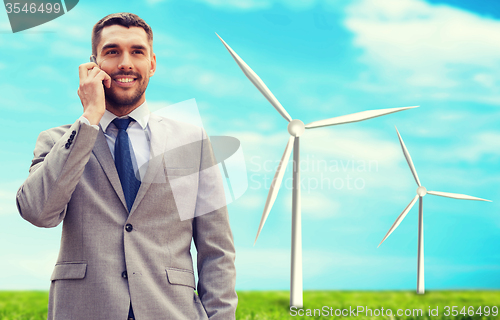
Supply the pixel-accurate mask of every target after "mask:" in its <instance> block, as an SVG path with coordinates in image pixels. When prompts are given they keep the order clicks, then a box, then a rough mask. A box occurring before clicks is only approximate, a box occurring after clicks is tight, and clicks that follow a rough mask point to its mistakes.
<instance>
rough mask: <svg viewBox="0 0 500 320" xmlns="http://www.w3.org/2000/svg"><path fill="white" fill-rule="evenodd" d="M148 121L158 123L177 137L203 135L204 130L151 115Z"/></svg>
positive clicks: (189, 124)
mask: <svg viewBox="0 0 500 320" xmlns="http://www.w3.org/2000/svg"><path fill="white" fill-rule="evenodd" d="M150 120H153V121H158V122H160V123H163V124H164V125H165V126H167V127H168V128H169V129H170V131H171V132H172V133H175V134H178V135H182V136H185V135H203V134H204V129H203V128H202V127H199V126H196V125H194V124H191V123H187V122H182V121H178V120H174V119H170V118H167V117H163V116H160V115H157V114H154V113H151V115H150Z"/></svg>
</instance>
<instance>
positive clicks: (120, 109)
mask: <svg viewBox="0 0 500 320" xmlns="http://www.w3.org/2000/svg"><path fill="white" fill-rule="evenodd" d="M145 100H146V99H141V101H139V102H138V103H136V104H134V105H132V106H124V105H121V106H113V105H111V104H110V103H107V102H106V110H108V111H109V112H111V113H112V114H114V115H115V116H117V117H123V116H126V115H127V114H129V113H130V112H132V111H134V110H135V109H137V108H139V107H140V106H141V105H142V104H143V103H144V101H145Z"/></svg>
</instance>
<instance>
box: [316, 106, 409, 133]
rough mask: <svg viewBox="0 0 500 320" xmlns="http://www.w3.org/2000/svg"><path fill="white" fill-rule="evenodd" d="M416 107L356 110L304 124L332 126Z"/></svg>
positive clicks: (317, 126)
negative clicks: (356, 111) (355, 111)
mask: <svg viewBox="0 0 500 320" xmlns="http://www.w3.org/2000/svg"><path fill="white" fill-rule="evenodd" d="M417 107H418V106H415V107H403V108H391V109H379V110H369V111H362V112H358V113H353V114H348V115H345V116H340V117H335V118H330V119H325V120H319V121H314V122H311V123H308V124H306V128H307V129H312V128H319V127H325V126H333V125H337V124H344V123H350V122H358V121H363V120H368V119H371V118H376V117H380V116H383V115H386V114H390V113H394V112H399V111H403V110H407V109H413V108H417Z"/></svg>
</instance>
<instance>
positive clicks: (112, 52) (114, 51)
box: [106, 50, 118, 54]
mask: <svg viewBox="0 0 500 320" xmlns="http://www.w3.org/2000/svg"><path fill="white" fill-rule="evenodd" d="M116 53H118V51H116V50H109V51H108V52H106V54H116Z"/></svg>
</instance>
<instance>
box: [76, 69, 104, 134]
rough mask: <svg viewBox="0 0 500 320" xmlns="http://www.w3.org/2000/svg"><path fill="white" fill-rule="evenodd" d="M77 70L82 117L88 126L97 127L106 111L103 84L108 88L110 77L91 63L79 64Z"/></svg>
mask: <svg viewBox="0 0 500 320" xmlns="http://www.w3.org/2000/svg"><path fill="white" fill-rule="evenodd" d="M78 69H79V73H80V87H79V88H78V96H79V97H80V100H81V102H82V105H83V116H84V117H85V118H87V119H88V120H89V122H90V124H95V125H97V124H99V121H100V120H101V118H102V116H103V115H104V111H105V110H106V100H105V96H104V87H103V84H104V85H105V86H106V87H108V88H110V87H111V77H110V76H109V75H108V74H107V73H106V72H104V71H102V70H101V69H99V66H98V65H97V64H95V63H93V62H87V63H84V64H81V65H80V67H79V68H78Z"/></svg>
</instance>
